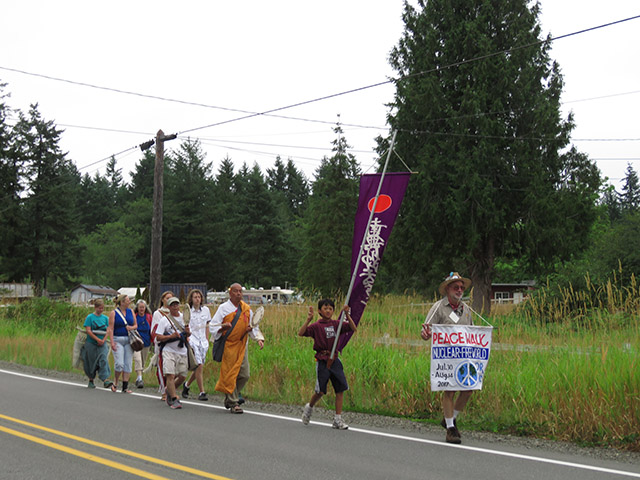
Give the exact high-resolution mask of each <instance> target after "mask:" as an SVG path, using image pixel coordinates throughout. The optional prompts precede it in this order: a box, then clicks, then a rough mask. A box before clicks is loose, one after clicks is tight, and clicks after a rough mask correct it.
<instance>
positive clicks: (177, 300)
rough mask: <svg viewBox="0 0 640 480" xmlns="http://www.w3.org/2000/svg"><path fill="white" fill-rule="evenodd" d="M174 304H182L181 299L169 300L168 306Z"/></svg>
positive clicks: (173, 298)
mask: <svg viewBox="0 0 640 480" xmlns="http://www.w3.org/2000/svg"><path fill="white" fill-rule="evenodd" d="M174 303H180V299H178V298H176V297H171V298H170V299H169V300H167V305H173V304H174Z"/></svg>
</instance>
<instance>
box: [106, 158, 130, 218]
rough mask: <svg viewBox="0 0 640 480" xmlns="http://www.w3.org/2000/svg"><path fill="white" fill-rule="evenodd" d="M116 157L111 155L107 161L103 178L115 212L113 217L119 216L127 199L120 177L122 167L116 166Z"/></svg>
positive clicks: (125, 187) (125, 189)
mask: <svg viewBox="0 0 640 480" xmlns="http://www.w3.org/2000/svg"><path fill="white" fill-rule="evenodd" d="M117 165H118V162H117V161H116V157H115V156H112V157H111V158H110V159H109V161H108V162H107V169H106V172H105V178H106V179H107V181H108V182H109V191H110V193H111V195H110V197H109V200H110V202H109V203H110V204H111V205H110V206H111V208H112V209H113V210H114V212H115V217H116V218H117V217H119V216H120V213H121V212H122V210H123V208H124V204H125V202H126V200H127V196H128V195H127V186H126V185H125V183H124V180H123V178H122V169H121V168H118V166H117Z"/></svg>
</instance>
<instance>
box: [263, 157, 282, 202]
mask: <svg viewBox="0 0 640 480" xmlns="http://www.w3.org/2000/svg"><path fill="white" fill-rule="evenodd" d="M267 185H269V189H270V190H272V191H275V192H282V193H283V194H284V192H286V190H287V170H286V168H285V166H284V163H282V160H281V159H280V156H277V157H276V161H275V163H274V165H273V168H267Z"/></svg>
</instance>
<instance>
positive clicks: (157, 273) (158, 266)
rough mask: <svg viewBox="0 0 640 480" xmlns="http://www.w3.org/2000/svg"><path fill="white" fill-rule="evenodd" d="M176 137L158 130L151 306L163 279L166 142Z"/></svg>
mask: <svg viewBox="0 0 640 480" xmlns="http://www.w3.org/2000/svg"><path fill="white" fill-rule="evenodd" d="M176 137H177V135H176V134H173V135H167V136H165V134H164V132H163V131H162V130H158V133H157V134H156V141H155V143H156V163H155V167H154V170H153V218H152V220H151V268H150V272H149V283H150V288H149V290H150V291H149V305H150V306H151V308H156V306H157V305H158V302H159V301H160V282H161V279H162V196H163V193H164V142H167V141H169V140H173V139H175V138H176ZM147 143H148V142H147ZM150 146H151V145H149V147H150ZM141 148H142V146H141Z"/></svg>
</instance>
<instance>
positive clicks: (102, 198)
mask: <svg viewBox="0 0 640 480" xmlns="http://www.w3.org/2000/svg"><path fill="white" fill-rule="evenodd" d="M80 191H81V196H82V202H81V203H80V205H79V212H78V214H79V221H80V225H81V228H82V231H83V232H84V233H85V234H87V233H90V232H92V231H94V229H95V227H96V226H97V225H104V224H105V223H110V222H113V221H116V220H117V218H118V212H117V211H116V209H115V208H114V204H113V191H112V189H111V186H110V183H109V181H108V180H107V179H106V178H105V177H103V176H102V175H100V173H98V172H96V173H95V175H94V176H93V177H90V176H89V175H88V174H84V175H83V176H82V180H81V181H80Z"/></svg>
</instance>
